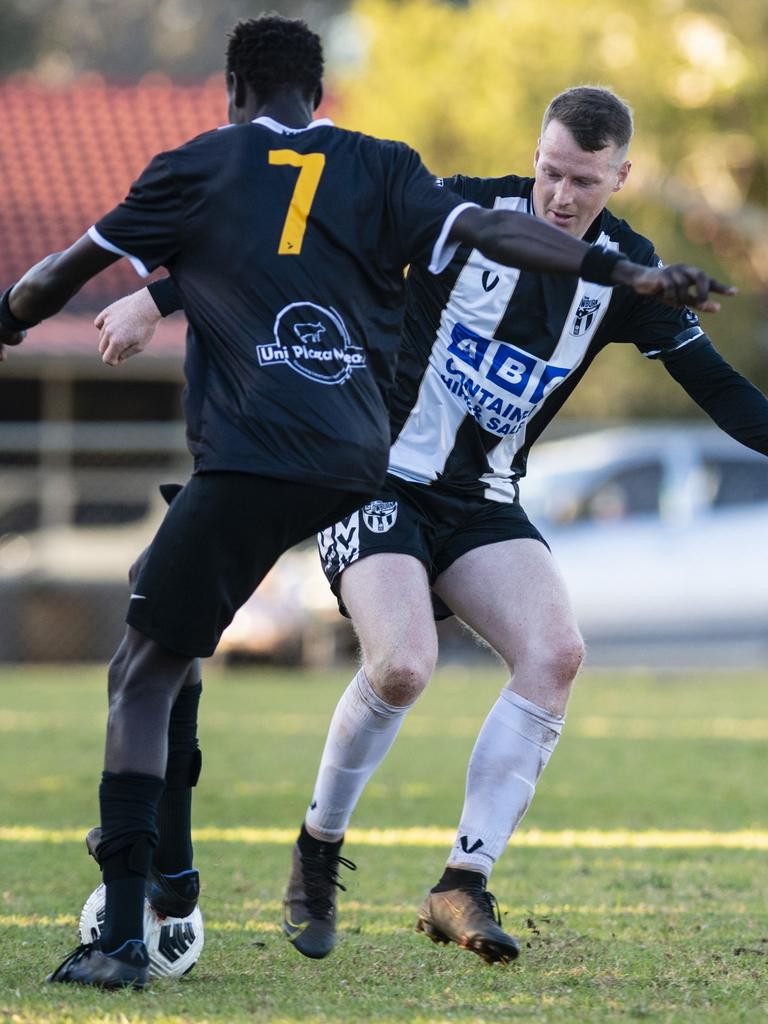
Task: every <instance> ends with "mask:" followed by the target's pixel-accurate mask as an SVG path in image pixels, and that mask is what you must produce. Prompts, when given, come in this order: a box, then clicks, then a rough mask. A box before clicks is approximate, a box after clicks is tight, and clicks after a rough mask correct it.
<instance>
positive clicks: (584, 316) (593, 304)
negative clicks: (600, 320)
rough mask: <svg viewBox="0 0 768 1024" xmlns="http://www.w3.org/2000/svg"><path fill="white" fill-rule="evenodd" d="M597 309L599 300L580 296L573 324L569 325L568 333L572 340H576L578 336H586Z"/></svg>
mask: <svg viewBox="0 0 768 1024" xmlns="http://www.w3.org/2000/svg"><path fill="white" fill-rule="evenodd" d="M598 309H600V299H590V298H589V296H587V295H582V297H581V299H579V305H578V308H577V310H576V315H575V316H574V318H573V323H572V324H571V330H570V333H571V334H572V335H573V336H574V338H578V336H579V335H580V334H586V332H587V331H588V330H589V328H590V327H591V326H592V321H593V320H594V319H595V313H597V311H598Z"/></svg>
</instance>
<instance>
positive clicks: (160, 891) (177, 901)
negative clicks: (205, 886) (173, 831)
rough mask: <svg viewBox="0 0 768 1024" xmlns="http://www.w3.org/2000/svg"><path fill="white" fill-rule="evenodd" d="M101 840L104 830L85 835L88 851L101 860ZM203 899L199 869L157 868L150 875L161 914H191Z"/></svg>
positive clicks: (151, 896) (153, 901)
mask: <svg viewBox="0 0 768 1024" xmlns="http://www.w3.org/2000/svg"><path fill="white" fill-rule="evenodd" d="M100 842H101V829H100V828H99V827H98V825H97V826H96V828H92V829H91V831H90V832H89V833H88V835H87V836H86V837H85V845H86V847H87V849H88V853H90V855H91V856H92V857H93V859H94V860H95V861H96V863H98V861H99V858H98V856H97V850H98V848H99V843H100ZM199 898H200V874H199V873H198V872H197V871H196V870H194V869H193V870H192V871H185V872H184V873H183V874H181V875H177V876H168V875H163V874H161V873H160V872H159V871H157V870H156V869H155V868H154V867H150V869H149V877H148V878H147V900H148V902H149V905H150V907H152V909H153V910H154V912H155V913H156V914H157V915H158V916H159V917H189V915H190V914H191V913H192V911H193V910H194V909H195V907H196V906H197V901H198V900H199Z"/></svg>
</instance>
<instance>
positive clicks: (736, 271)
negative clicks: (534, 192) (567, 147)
mask: <svg viewBox="0 0 768 1024" xmlns="http://www.w3.org/2000/svg"><path fill="white" fill-rule="evenodd" d="M347 19H348V20H349V23H350V24H354V25H355V31H356V34H357V37H358V39H359V40H360V41H361V42H360V44H359V46H358V53H357V54H356V57H355V60H354V61H350V62H349V65H348V66H347V67H346V68H345V67H343V66H342V67H340V68H339V75H338V77H337V80H336V85H335V92H336V95H337V97H338V98H339V100H340V106H341V109H342V111H343V118H342V120H343V123H344V124H345V125H347V126H349V127H352V128H359V129H361V130H364V131H368V132H371V133H373V134H377V135H384V136H390V137H394V138H403V139H406V140H407V141H408V142H410V143H412V144H413V145H415V146H416V147H417V148H418V149H419V150H420V151H421V152H422V154H423V155H424V157H425V160H426V161H427V163H428V164H429V166H430V167H432V168H433V169H434V170H435V171H436V172H437V173H440V174H450V173H452V172H454V171H457V170H461V171H463V172H465V173H471V174H483V175H493V174H502V173H510V172H516V173H518V174H528V173H531V169H532V157H533V151H534V148H535V144H536V139H537V137H538V134H539V127H540V122H541V115H542V113H543V111H544V109H545V107H546V105H547V103H548V102H549V100H550V99H551V97H552V96H554V95H555V94H556V93H558V92H560V91H561V90H562V89H565V88H567V87H568V86H570V85H575V84H580V83H590V84H600V85H608V86H611V87H613V88H614V89H615V90H616V91H617V92H618V93H619V94H620V95H622V96H623V97H625V98H626V99H627V100H629V102H630V103H631V104H632V106H633V107H634V110H635V115H636V136H635V141H634V143H633V147H632V154H631V155H632V159H633V161H634V169H633V172H632V176H631V178H630V182H629V185H628V188H627V189H626V190H625V191H624V192H623V193H622V194H621V196H620V197H619V196H617V197H616V202H615V203H613V204H612V208H613V209H614V211H615V212H616V213H618V214H619V215H621V216H626V217H627V219H628V220H630V222H631V223H632V224H633V226H634V227H635V228H636V229H637V230H639V231H641V232H643V233H644V234H647V235H648V236H649V237H651V238H653V239H654V241H655V242H656V244H657V247H658V249H659V251H660V252H661V253H662V255H663V256H664V258H665V259H667V260H669V261H672V260H689V261H691V262H697V263H699V264H700V265H703V266H706V267H707V268H708V269H710V270H711V271H712V272H713V273H715V274H716V275H717V276H721V277H723V278H725V279H727V280H735V281H736V283H738V284H739V285H740V286H741V288H742V295H741V296H740V297H739V298H738V299H736V300H732V301H731V303H728V304H727V305H726V308H725V310H724V311H723V312H722V313H721V314H719V316H718V317H717V318H715V319H714V320H711V319H709V320H708V321H707V324H706V327H707V329H708V330H710V331H711V333H712V334H713V336H714V337H715V339H716V340H717V341H718V343H719V344H720V346H721V348H722V349H723V351H724V352H725V353H726V354H727V355H728V357H729V358H731V359H732V360H733V361H734V362H735V363H736V364H737V365H738V366H739V367H740V368H741V369H742V370H743V371H744V372H746V373H748V374H749V375H750V376H751V377H752V378H753V379H754V380H755V381H756V382H759V383H761V384H762V386H763V387H764V388H765V387H766V386H768V331H767V330H766V326H765V319H766V311H767V310H768V213H767V212H766V208H767V207H768V118H766V116H765V111H766V109H768V69H767V68H766V62H765V58H764V53H765V47H766V43H767V42H768V4H765V3H757V2H755V0H698V2H691V3H685V2H683V0H646V2H645V3H644V4H642V5H641V4H629V5H627V4H624V5H622V6H621V7H619V6H618V5H617V4H616V3H615V2H614V0H592V2H591V3H589V4H581V5H578V7H575V6H574V4H573V3H571V2H570V0H549V3H547V4H532V3H530V2H528V0H474V2H472V3H470V4H468V5H466V6H459V5H455V4H450V3H445V2H443V3H441V2H438V0H401V2H396V0H358V2H357V3H355V4H354V5H353V7H352V9H351V11H350V13H349V14H348V15H347ZM609 375H610V377H609ZM665 378H666V374H664V373H663V372H660V371H659V369H658V368H657V367H654V366H648V365H645V364H644V361H643V360H641V359H639V358H638V357H637V355H636V353H634V352H633V351H627V350H618V346H617V347H616V350H612V351H609V352H606V353H605V354H604V355H603V356H602V357H601V358H600V359H599V360H598V363H597V366H596V369H595V371H593V373H591V374H590V375H588V377H587V380H586V381H585V382H584V384H583V385H582V386H581V388H580V389H579V390H578V391H577V393H576V395H575V396H574V398H573V399H572V400H571V402H570V403H569V412H570V413H571V414H575V415H579V416H589V415H593V414H596V413H597V414H601V415H612V416H619V415H623V414H625V413H637V414H640V415H659V414H669V413H670V412H671V411H676V410H687V409H689V408H690V405H689V403H688V400H687V398H686V397H685V396H684V395H683V394H682V392H681V391H680V389H679V388H677V386H676V385H674V384H673V383H672V382H671V381H669V382H667V381H666V379H665ZM609 379H610V381H611V386H610V387H609V386H608V380H609Z"/></svg>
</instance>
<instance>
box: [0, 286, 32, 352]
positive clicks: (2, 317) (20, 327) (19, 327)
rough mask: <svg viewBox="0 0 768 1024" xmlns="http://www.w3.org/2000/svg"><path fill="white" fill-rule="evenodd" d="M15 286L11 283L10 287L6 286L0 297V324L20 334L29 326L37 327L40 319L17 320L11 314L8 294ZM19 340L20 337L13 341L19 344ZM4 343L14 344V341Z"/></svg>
mask: <svg viewBox="0 0 768 1024" xmlns="http://www.w3.org/2000/svg"><path fill="white" fill-rule="evenodd" d="M15 287H16V286H15V285H11V287H10V288H6V289H5V291H4V292H3V295H2V298H0V325H2V326H3V327H5V329H6V330H8V331H15V332H16V333H19V334H20V333H21V332H22V331H28V330H29V329H30V327H37V325H38V324H39V323H40V321H39V320H35V321H34V322H32V323H30V322H29V321H28V320H19V318H18V317H17V316H14V315H13V313H12V312H11V307H10V305H9V303H8V297H9V296H10V294H11V292H12V291H13V289H14V288H15ZM20 342H21V339H20V340H19V341H17V342H15V344H17V345H18V344H20ZM4 344H5V345H8V344H14V342H7V341H6V342H4Z"/></svg>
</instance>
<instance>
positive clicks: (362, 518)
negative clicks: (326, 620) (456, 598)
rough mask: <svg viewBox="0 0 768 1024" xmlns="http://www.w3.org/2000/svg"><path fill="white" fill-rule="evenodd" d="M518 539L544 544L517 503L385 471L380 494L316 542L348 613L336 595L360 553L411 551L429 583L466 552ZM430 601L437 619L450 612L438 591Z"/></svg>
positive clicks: (406, 553)
mask: <svg viewBox="0 0 768 1024" xmlns="http://www.w3.org/2000/svg"><path fill="white" fill-rule="evenodd" d="M521 538H528V539H530V540H538V541H541V543H542V544H544V545H545V546H546V547H548V546H549V545H547V542H546V541H545V540H544V538H543V537H542V535H541V534H540V533H539V531H538V530H537V529H536V527H535V526H534V525H533V523H532V522H531V521H530V520H529V519H528V516H527V515H526V514H525V512H524V511H523V508H522V506H521V505H520V504H519V503H518V502H500V501H491V500H490V499H489V498H484V497H476V496H472V495H455V494H445V493H442V492H440V491H438V490H436V489H434V488H432V487H429V486H428V485H426V484H413V483H408V482H407V481H405V480H401V479H400V478H399V477H396V476H392V474H390V475H389V476H388V477H387V479H386V483H385V485H384V488H383V490H382V491H381V493H380V494H379V497H378V498H377V499H376V500H375V501H371V502H368V504H366V505H363V507H362V508H358V509H357V510H356V511H354V512H352V514H351V515H349V516H346V518H344V519H342V520H340V521H339V522H337V523H334V524H333V526H329V527H328V529H326V530H323V531H322V533H320V534H318V546H319V548H320V559H321V561H322V564H323V572H324V573H325V575H326V578H327V580H328V582H329V583H330V585H331V590H332V591H333V593H334V594H335V595H336V599H337V600H338V602H339V611H340V612H341V613H342V615H346V616H347V617H349V612H348V611H347V609H346V608H345V607H344V603H343V601H342V600H341V575H342V573H343V572H344V570H345V569H346V568H347V566H349V565H351V564H352V563H353V562H357V561H359V560H360V559H361V558H366V557H367V556H368V555H378V554H381V553H383V552H389V553H396V554H401V555H412V556H413V557H414V558H418V559H419V561H420V562H422V563H423V564H424V566H425V567H426V570H427V573H428V575H429V581H430V583H434V581H435V580H436V579H437V577H438V576H439V575H440V574H441V573H443V572H445V570H446V569H447V568H448V566H449V565H451V564H452V563H453V562H455V561H456V559H457V558H460V557H461V556H462V555H465V554H466V553H467V552H468V551H473V550H474V549H475V548H480V547H484V546H485V545H486V544H497V543H498V542H499V541H505V540H519V539H521ZM432 600H433V603H434V607H435V618H436V619H446V618H448V617H449V616H451V615H452V614H453V613H452V612H451V610H450V609H449V608H448V606H447V605H446V604H444V603H443V602H442V601H441V600H440V598H438V597H437V595H434V594H433V596H432Z"/></svg>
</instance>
